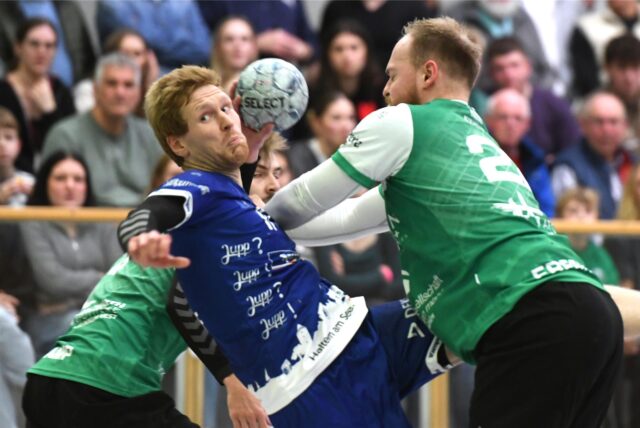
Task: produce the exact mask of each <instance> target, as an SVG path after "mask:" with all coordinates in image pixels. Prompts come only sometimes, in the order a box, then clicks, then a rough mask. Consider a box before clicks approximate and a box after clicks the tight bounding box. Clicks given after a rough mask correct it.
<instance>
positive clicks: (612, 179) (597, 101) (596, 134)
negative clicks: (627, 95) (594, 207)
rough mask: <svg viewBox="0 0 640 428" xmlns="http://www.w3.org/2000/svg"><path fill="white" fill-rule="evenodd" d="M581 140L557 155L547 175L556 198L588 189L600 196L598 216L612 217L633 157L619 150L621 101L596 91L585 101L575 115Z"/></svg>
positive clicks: (624, 121) (624, 130) (624, 126)
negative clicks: (565, 193)
mask: <svg viewBox="0 0 640 428" xmlns="http://www.w3.org/2000/svg"><path fill="white" fill-rule="evenodd" d="M579 120H580V127H581V129H582V133H583V135H584V138H583V139H582V140H581V141H580V142H579V143H578V144H576V145H574V146H572V147H569V148H568V149H566V150H564V151H563V152H561V153H560V154H559V155H558V157H557V159H556V164H555V166H554V168H553V171H552V173H551V180H552V185H553V192H554V194H555V195H556V197H559V195H562V194H563V193H564V192H566V191H567V190H569V189H573V188H575V187H578V186H582V187H589V188H592V189H594V190H596V191H597V192H598V195H599V197H600V208H599V210H598V211H599V212H600V217H601V218H603V219H611V218H613V217H614V216H615V213H616V210H617V206H618V202H619V201H620V198H621V196H622V184H623V183H624V182H625V181H626V178H627V176H628V175H629V173H630V172H631V168H632V167H633V165H634V164H635V157H634V156H633V155H632V154H631V153H630V152H629V151H628V150H626V149H624V148H623V147H622V143H623V141H624V139H625V136H626V133H627V119H626V114H625V110H624V105H623V104H622V101H620V99H619V98H618V97H616V96H615V95H613V94H611V93H608V92H596V93H594V94H592V95H590V96H589V98H588V99H587V100H586V102H585V104H584V106H583V107H582V110H581V112H580V116H579Z"/></svg>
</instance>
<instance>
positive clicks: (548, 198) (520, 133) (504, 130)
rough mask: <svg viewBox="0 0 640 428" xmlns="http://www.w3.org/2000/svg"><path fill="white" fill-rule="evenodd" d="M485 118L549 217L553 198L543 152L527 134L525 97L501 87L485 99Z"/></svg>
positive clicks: (551, 215) (528, 110) (528, 115)
mask: <svg viewBox="0 0 640 428" xmlns="http://www.w3.org/2000/svg"><path fill="white" fill-rule="evenodd" d="M485 122H486V124H487V128H489V132H491V135H492V136H493V138H495V140H496V141H497V142H498V144H499V145H500V148H501V149H502V150H504V152H505V153H506V154H507V155H509V157H510V158H511V159H512V160H513V161H514V162H515V163H516V165H518V168H520V171H522V174H523V175H524V177H525V178H526V179H527V182H528V183H529V186H531V190H532V191H533V195H534V196H535V197H536V199H537V200H538V204H540V209H541V210H542V211H543V212H544V213H545V214H546V215H547V216H548V217H553V214H554V209H555V198H554V196H553V189H552V187H551V176H550V174H549V169H548V168H547V165H546V164H545V161H544V152H543V151H542V150H541V149H540V148H539V147H538V146H536V145H535V144H533V142H532V141H531V138H530V137H529V136H527V131H528V130H529V125H530V124H531V111H530V109H529V103H528V102H527V99H526V98H525V97H524V96H522V95H521V94H520V93H519V92H517V91H516V90H514V89H501V90H500V91H498V92H496V93H495V94H493V96H492V97H491V98H490V99H489V103H488V106H487V113H486V115H485Z"/></svg>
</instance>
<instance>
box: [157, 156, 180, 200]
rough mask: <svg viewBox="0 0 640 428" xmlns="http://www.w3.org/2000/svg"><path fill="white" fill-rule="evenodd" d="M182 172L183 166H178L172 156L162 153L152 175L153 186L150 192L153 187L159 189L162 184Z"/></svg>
mask: <svg viewBox="0 0 640 428" xmlns="http://www.w3.org/2000/svg"><path fill="white" fill-rule="evenodd" d="M180 173H182V168H180V167H179V166H178V164H177V163H175V162H174V161H173V160H171V158H170V157H169V156H167V155H162V157H161V158H160V160H159V161H158V163H157V164H156V167H155V168H154V169H153V174H152V175H151V184H150V186H151V188H150V189H149V192H151V190H153V189H157V188H158V187H160V186H162V184H164V182H166V181H169V180H170V179H171V178H173V177H175V176H176V175H178V174H180Z"/></svg>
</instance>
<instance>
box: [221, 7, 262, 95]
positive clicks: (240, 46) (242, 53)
mask: <svg viewBox="0 0 640 428" xmlns="http://www.w3.org/2000/svg"><path fill="white" fill-rule="evenodd" d="M257 58H258V45H257V42H256V34H255V32H254V30H253V26H252V25H251V22H250V21H249V20H247V19H246V18H243V17H240V16H229V17H227V18H225V19H223V20H222V21H220V22H219V23H218V27H217V28H216V31H215V33H214V36H213V51H212V58H211V68H213V69H214V70H216V71H217V72H218V74H220V78H221V79H222V83H221V85H220V86H221V87H222V89H224V91H225V92H226V93H227V94H229V93H230V91H231V86H232V85H233V83H234V82H235V81H236V80H238V77H239V75H240V72H241V71H242V70H244V68H245V67H246V66H247V65H249V64H250V63H251V62H253V61H255V60H256V59H257Z"/></svg>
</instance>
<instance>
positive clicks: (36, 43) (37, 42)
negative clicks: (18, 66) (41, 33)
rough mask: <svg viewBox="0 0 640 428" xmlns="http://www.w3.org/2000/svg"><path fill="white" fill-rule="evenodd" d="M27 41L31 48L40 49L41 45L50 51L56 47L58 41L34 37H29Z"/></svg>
mask: <svg viewBox="0 0 640 428" xmlns="http://www.w3.org/2000/svg"><path fill="white" fill-rule="evenodd" d="M25 43H26V44H27V46H29V47H30V48H33V49H38V48H40V47H44V48H45V49H46V50H48V51H50V50H53V49H55V48H56V43H55V42H43V41H40V40H34V39H27V40H26V41H25Z"/></svg>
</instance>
